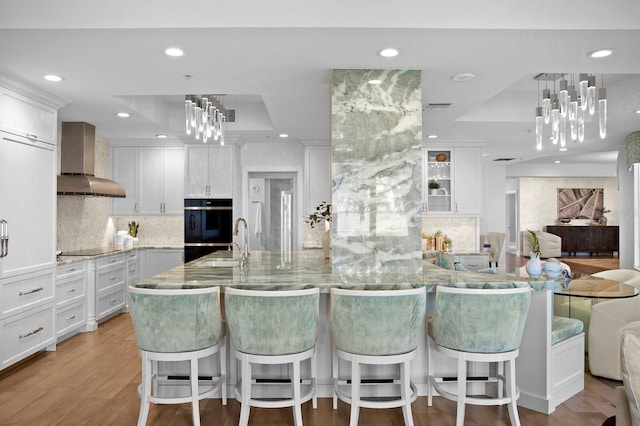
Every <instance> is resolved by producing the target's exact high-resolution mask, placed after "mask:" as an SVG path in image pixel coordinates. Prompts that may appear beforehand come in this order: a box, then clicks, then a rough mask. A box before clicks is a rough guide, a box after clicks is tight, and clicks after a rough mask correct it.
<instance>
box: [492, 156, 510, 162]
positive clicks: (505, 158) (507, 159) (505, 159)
mask: <svg viewBox="0 0 640 426" xmlns="http://www.w3.org/2000/svg"><path fill="white" fill-rule="evenodd" d="M513 160H515V158H513V157H512V158H507V157H504V158H496V159H495V160H493V161H513Z"/></svg>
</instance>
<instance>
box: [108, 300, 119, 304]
mask: <svg viewBox="0 0 640 426" xmlns="http://www.w3.org/2000/svg"><path fill="white" fill-rule="evenodd" d="M116 303H118V299H113V300H109V304H110V305H115V304H116Z"/></svg>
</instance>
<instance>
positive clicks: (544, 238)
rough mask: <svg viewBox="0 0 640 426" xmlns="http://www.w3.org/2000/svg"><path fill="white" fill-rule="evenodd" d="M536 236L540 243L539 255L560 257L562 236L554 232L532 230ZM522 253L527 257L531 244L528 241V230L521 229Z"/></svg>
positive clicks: (529, 253)
mask: <svg viewBox="0 0 640 426" xmlns="http://www.w3.org/2000/svg"><path fill="white" fill-rule="evenodd" d="M534 232H535V233H536V235H537V237H538V243H539V244H540V257H542V258H548V257H561V256H562V238H561V237H559V236H558V235H555V234H550V233H548V232H544V231H534ZM521 240H522V255H523V256H526V257H529V256H530V255H531V244H530V242H529V231H522V235H521Z"/></svg>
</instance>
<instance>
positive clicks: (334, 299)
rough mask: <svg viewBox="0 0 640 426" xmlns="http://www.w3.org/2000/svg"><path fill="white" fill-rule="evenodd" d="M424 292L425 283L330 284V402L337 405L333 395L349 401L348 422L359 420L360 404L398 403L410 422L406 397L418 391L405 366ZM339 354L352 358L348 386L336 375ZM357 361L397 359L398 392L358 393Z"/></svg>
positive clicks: (416, 331)
mask: <svg viewBox="0 0 640 426" xmlns="http://www.w3.org/2000/svg"><path fill="white" fill-rule="evenodd" d="M426 295H427V294H426V288H425V287H420V288H415V289H408V290H346V289H337V288H333V289H331V339H332V346H333V355H332V363H331V364H332V375H333V382H334V397H333V408H334V409H336V408H337V399H338V398H339V399H340V400H341V401H344V402H346V403H348V404H351V416H350V424H351V425H352V426H354V425H357V424H358V416H359V413H360V407H366V408H391V407H402V413H403V415H404V422H405V424H406V425H413V416H412V414H411V403H412V402H413V401H415V399H416V396H417V393H416V388H415V386H414V385H413V383H411V377H410V368H409V367H410V361H411V360H412V359H413V358H414V357H415V355H416V349H417V347H418V340H419V338H420V330H421V329H422V324H423V321H424V314H425V310H426ZM341 359H342V360H346V361H347V362H350V363H351V377H350V379H351V384H350V386H349V385H347V381H346V380H345V379H343V378H341V377H340V371H339V367H340V360H341ZM362 364H373V365H393V364H397V365H399V366H400V372H399V377H400V379H399V380H397V377H394V378H393V379H394V383H397V384H399V387H400V396H399V398H394V399H386V398H385V399H384V400H382V399H381V398H366V397H364V396H362V389H361V387H362V381H363V379H365V378H363V377H362V374H361V366H362ZM345 388H347V389H345ZM347 390H350V392H347ZM384 396H389V395H384ZM391 396H392V397H395V396H397V394H396V395H391Z"/></svg>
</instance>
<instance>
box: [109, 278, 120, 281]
mask: <svg viewBox="0 0 640 426" xmlns="http://www.w3.org/2000/svg"><path fill="white" fill-rule="evenodd" d="M117 279H118V277H111V278H109V281H115V280H117Z"/></svg>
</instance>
